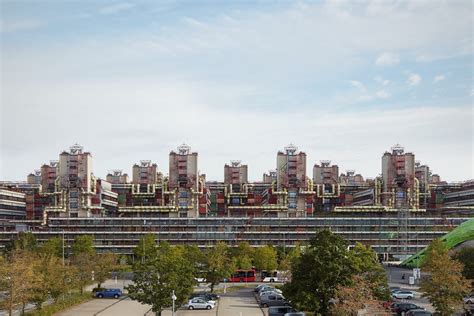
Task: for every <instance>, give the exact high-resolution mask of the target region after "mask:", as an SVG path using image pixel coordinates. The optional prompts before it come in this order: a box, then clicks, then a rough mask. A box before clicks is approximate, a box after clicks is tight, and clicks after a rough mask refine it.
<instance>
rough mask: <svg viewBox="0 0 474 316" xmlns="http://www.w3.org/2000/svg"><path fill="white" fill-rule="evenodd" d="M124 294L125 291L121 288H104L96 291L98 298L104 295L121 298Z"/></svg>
mask: <svg viewBox="0 0 474 316" xmlns="http://www.w3.org/2000/svg"><path fill="white" fill-rule="evenodd" d="M122 295H123V292H122V290H121V289H103V290H101V291H97V292H95V297H97V298H104V297H113V298H119V297H120V296H122Z"/></svg>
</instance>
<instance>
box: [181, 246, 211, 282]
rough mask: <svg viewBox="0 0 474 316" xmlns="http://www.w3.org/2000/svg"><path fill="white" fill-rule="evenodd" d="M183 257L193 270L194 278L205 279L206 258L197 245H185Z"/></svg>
mask: <svg viewBox="0 0 474 316" xmlns="http://www.w3.org/2000/svg"><path fill="white" fill-rule="evenodd" d="M183 255H184V258H185V259H186V260H187V261H188V263H189V265H190V266H191V267H192V268H193V274H194V276H195V277H196V278H203V277H204V272H203V269H204V265H205V262H206V257H205V256H204V253H203V252H202V251H201V250H200V249H199V247H198V246H196V245H185V246H184V247H183Z"/></svg>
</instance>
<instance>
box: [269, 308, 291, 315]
mask: <svg viewBox="0 0 474 316" xmlns="http://www.w3.org/2000/svg"><path fill="white" fill-rule="evenodd" d="M293 312H296V310H295V309H294V308H293V307H291V306H272V307H270V308H268V316H284V315H285V314H287V313H293Z"/></svg>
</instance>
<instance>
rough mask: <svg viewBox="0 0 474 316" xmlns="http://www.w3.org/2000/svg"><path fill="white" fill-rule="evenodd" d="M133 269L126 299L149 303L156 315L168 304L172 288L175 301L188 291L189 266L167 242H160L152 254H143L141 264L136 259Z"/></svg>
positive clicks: (181, 300) (190, 270) (191, 286)
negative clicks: (128, 297) (145, 258)
mask: <svg viewBox="0 0 474 316" xmlns="http://www.w3.org/2000/svg"><path fill="white" fill-rule="evenodd" d="M134 272H135V273H134V278H133V281H134V283H133V284H132V285H129V286H128V287H127V289H128V293H129V296H130V298H132V299H133V300H137V301H139V302H141V303H143V304H150V305H151V306H152V310H153V312H154V313H155V314H156V315H161V311H162V310H163V309H164V308H166V307H170V306H171V305H172V299H171V295H172V293H173V291H174V292H175V295H176V297H177V303H178V304H182V303H184V302H185V301H186V299H187V297H189V295H190V294H191V293H192V290H193V285H194V279H193V268H192V267H191V266H190V265H189V262H188V260H187V259H186V258H185V257H184V255H183V251H182V249H179V248H172V247H171V246H170V245H169V244H168V243H165V242H163V243H161V244H160V246H159V247H158V249H157V252H156V253H155V255H153V256H151V255H147V260H145V261H144V262H143V263H142V262H140V261H137V262H136V263H135V265H134Z"/></svg>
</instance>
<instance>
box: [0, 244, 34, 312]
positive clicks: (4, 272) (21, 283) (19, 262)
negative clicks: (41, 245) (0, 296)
mask: <svg viewBox="0 0 474 316" xmlns="http://www.w3.org/2000/svg"><path fill="white" fill-rule="evenodd" d="M1 261H2V262H0V263H1V265H0V280H1V281H0V288H1V289H2V290H3V291H5V298H4V300H2V301H1V302H0V306H1V307H2V308H4V309H6V310H7V311H8V314H9V315H12V314H13V311H14V309H15V308H16V307H17V306H21V314H22V315H24V313H25V311H24V309H25V306H26V304H27V303H28V302H29V301H30V300H32V299H33V297H34V289H35V288H37V286H38V283H39V281H40V280H39V278H38V275H37V274H36V273H35V267H36V266H37V264H38V262H37V258H36V256H35V255H34V254H32V253H31V252H27V251H24V250H19V249H17V250H13V252H12V253H11V254H10V257H9V258H7V259H2V260H1Z"/></svg>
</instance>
